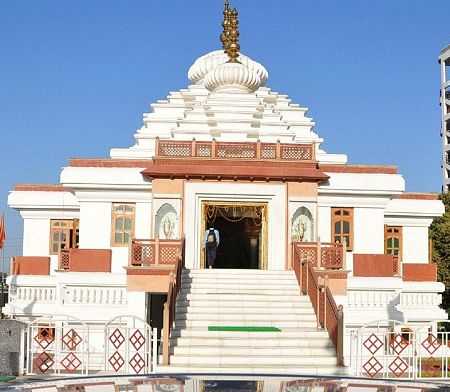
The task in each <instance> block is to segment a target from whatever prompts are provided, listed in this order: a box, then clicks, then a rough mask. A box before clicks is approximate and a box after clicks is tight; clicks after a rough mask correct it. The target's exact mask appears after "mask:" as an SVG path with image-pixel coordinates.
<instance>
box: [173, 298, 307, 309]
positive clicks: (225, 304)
mask: <svg viewBox="0 0 450 392" xmlns="http://www.w3.org/2000/svg"><path fill="white" fill-rule="evenodd" d="M187 307H189V308H192V309H204V310H205V311H207V310H208V309H217V308H221V309H231V310H233V309H247V310H248V309H255V310H256V309H257V310H258V311H260V310H261V311H264V310H270V311H275V312H276V311H277V310H279V311H280V312H284V311H286V312H289V311H294V310H296V309H312V305H311V302H310V301H309V300H308V301H306V300H296V301H292V302H285V301H283V302H281V301H269V302H266V301H246V300H244V299H240V300H239V301H236V300H226V299H225V300H212V301H210V300H194V301H191V300H185V299H182V298H181V297H180V298H178V300H177V312H178V310H182V309H184V308H187Z"/></svg>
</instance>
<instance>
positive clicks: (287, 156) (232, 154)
mask: <svg viewBox="0 0 450 392" xmlns="http://www.w3.org/2000/svg"><path fill="white" fill-rule="evenodd" d="M156 157H157V158H165V159H168V158H195V159H219V160H223V159H230V160H236V159H238V160H262V161H301V162H304V161H308V162H311V161H314V160H315V149H314V145H313V144H292V143H291V144H288V143H286V144H284V143H261V142H259V141H258V142H254V143H252V142H246V143H238V142H216V141H215V140H213V141H212V142H200V141H196V140H192V141H173V140H160V139H156Z"/></svg>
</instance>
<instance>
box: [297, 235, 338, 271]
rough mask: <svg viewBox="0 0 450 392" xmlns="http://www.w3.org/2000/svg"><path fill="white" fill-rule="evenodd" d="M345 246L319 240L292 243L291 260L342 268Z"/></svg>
mask: <svg viewBox="0 0 450 392" xmlns="http://www.w3.org/2000/svg"><path fill="white" fill-rule="evenodd" d="M344 248H345V246H344V245H343V244H337V243H336V244H333V243H320V242H294V243H292V261H293V263H298V262H302V261H307V262H308V263H310V264H311V265H312V266H313V267H318V268H325V269H343V268H344V265H345V253H346V252H345V249H344Z"/></svg>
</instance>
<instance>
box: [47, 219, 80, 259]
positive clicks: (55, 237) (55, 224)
mask: <svg viewBox="0 0 450 392" xmlns="http://www.w3.org/2000/svg"><path fill="white" fill-rule="evenodd" d="M79 238H80V230H79V221H78V219H58V220H56V219H54V220H51V221H50V254H52V255H57V254H58V253H59V251H60V250H64V249H71V248H78V243H79Z"/></svg>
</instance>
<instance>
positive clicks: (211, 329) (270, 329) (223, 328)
mask: <svg viewBox="0 0 450 392" xmlns="http://www.w3.org/2000/svg"><path fill="white" fill-rule="evenodd" d="M208 331H209V332H281V329H279V328H275V327H231V326H216V325H212V326H209V327H208Z"/></svg>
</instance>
